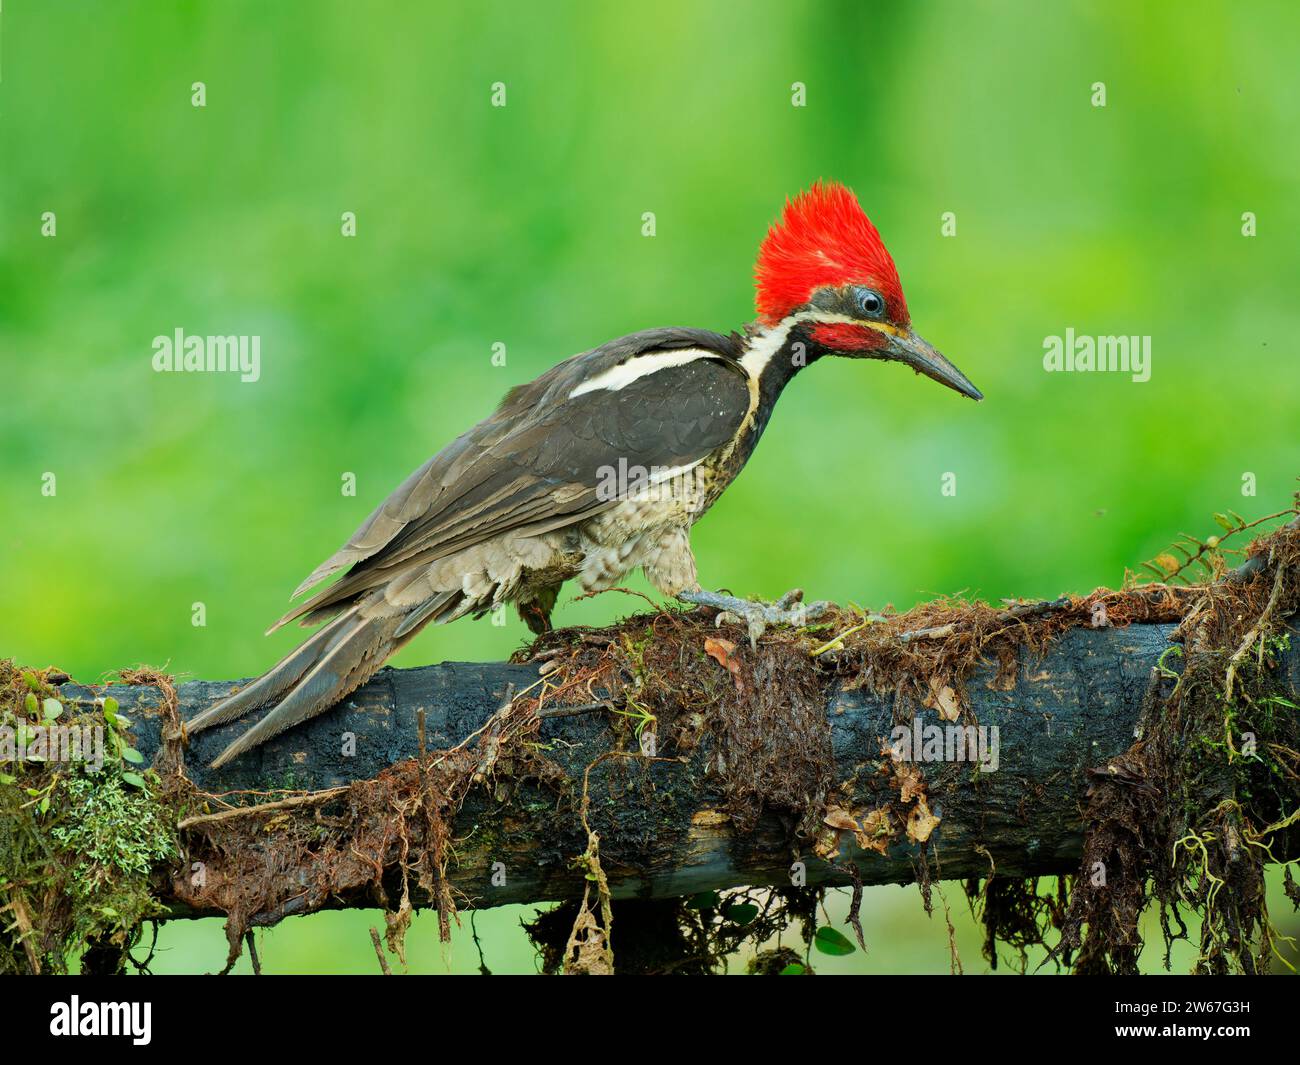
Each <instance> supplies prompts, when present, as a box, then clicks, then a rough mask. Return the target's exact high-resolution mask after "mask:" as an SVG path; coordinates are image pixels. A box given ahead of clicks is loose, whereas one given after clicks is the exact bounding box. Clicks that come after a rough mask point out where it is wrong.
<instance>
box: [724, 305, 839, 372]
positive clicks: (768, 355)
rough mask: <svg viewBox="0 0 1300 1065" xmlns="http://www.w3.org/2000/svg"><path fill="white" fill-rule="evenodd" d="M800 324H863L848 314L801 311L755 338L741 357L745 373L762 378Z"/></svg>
mask: <svg viewBox="0 0 1300 1065" xmlns="http://www.w3.org/2000/svg"><path fill="white" fill-rule="evenodd" d="M800 322H818V323H825V324H828V325H829V324H832V323H838V322H847V323H849V324H851V325H855V324H861V323H859V322H858V321H857V319H855V318H850V317H849V316H848V315H846V314H832V313H830V312H829V311H801V312H800V313H799V314H792V315H790V316H789V317H788V318H783V319H782V320H781V321H780V322H778V323H777V324H776V325H774V326H772V328H770V329H768V330H766V331H765V332H762V333H759V334H758V335H757V336H755V337H754V339H753V341H752V342H751V343H750V345H749V347H748V348H747V349H746V350H745V354H744V355H742V356H741V357H740V365H741V366H743V367H744V368H745V372H746V373H747V374H749V376H750V377H753V378H755V379H758V378H759V377H762V376H763V371H764V370H765V369H767V367H768V364H770V363H771V361H772V360H773V359H774V358H775V357H776V355H777V353H778V352H779V351H780V350H781V349H782V348H784V347H785V342H786V340H787V339H788V338H789V336H790V330H791V329H793V328H794V327H795V326H796V325H798V324H799V323H800ZM806 354H807V353H806V352H805V355H806Z"/></svg>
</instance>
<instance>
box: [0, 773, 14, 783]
mask: <svg viewBox="0 0 1300 1065" xmlns="http://www.w3.org/2000/svg"><path fill="white" fill-rule="evenodd" d="M17 779H18V778H17V777H11V776H10V775H9V774H8V773H0V784H13V783H14V782H15V781H16V780H17Z"/></svg>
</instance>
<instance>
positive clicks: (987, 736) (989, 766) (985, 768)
mask: <svg viewBox="0 0 1300 1065" xmlns="http://www.w3.org/2000/svg"><path fill="white" fill-rule="evenodd" d="M889 736H890V741H891V742H890V747H889V754H890V757H892V758H893V759H894V761H896V762H975V763H977V764H978V765H979V767H980V772H981V773H996V772H997V769H998V765H999V764H1000V762H999V757H998V752H999V750H1000V749H1001V741H1000V738H999V736H998V727H997V725H958V724H955V723H953V724H946V725H937V724H933V725H923V724H922V723H921V718H920V716H919V715H918V716H916V717H914V718H912V723H911V724H910V725H897V726H895V728H894V729H893V731H892V732H890V734H889Z"/></svg>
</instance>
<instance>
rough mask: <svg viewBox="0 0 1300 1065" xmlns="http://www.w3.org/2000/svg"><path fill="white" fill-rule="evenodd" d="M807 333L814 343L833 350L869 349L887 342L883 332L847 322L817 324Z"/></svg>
mask: <svg viewBox="0 0 1300 1065" xmlns="http://www.w3.org/2000/svg"><path fill="white" fill-rule="evenodd" d="M808 335H809V336H811V337H812V339H813V341H814V342H815V343H818V344H820V345H822V346H823V347H827V348H831V349H832V350H834V351H871V350H873V349H875V348H883V347H884V346H885V345H886V344H887V343H888V340H887V339H886V338H885V335H884V334H883V333H881V332H879V331H877V330H875V329H869V328H868V327H867V326H865V325H851V324H850V323H848V322H832V323H824V324H822V325H817V326H814V327H813V328H812V330H810V332H809V334H808Z"/></svg>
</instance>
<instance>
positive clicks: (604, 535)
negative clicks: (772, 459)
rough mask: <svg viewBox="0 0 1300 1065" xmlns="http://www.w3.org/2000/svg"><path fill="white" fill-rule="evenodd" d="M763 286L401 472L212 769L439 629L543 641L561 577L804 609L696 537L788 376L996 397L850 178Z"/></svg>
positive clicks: (217, 716) (761, 266)
mask: <svg viewBox="0 0 1300 1065" xmlns="http://www.w3.org/2000/svg"><path fill="white" fill-rule="evenodd" d="M755 282H756V299H755V304H756V307H757V312H758V316H757V319H756V321H754V322H752V323H751V324H749V325H748V326H746V327H744V328H743V329H742V330H741V331H740V332H738V333H737V332H733V333H731V334H730V335H722V334H720V333H714V332H711V331H709V330H706V329H687V328H665V329H650V330H646V331H644V332H640V333H633V334H631V335H630V336H625V337H621V338H620V339H618V340H612V341H610V342H609V343H606V344H602V345H601V346H600V347H598V348H593V349H592V350H590V351H586V352H583V353H582V354H580V355H575V356H573V357H572V358H570V359H567V360H565V361H564V362H561V363H560V364H559V365H558V366H555V367H553V368H552V369H550V370H548V371H547V372H546V373H544V374H542V375H541V376H540V377H539V378H537V379H536V380H535V381H532V382H530V383H529V384H525V385H519V386H518V387H516V388H514V389H512V390H511V391H510V392H509V393H508V394H507V395H506V397H505V399H504V400H502V402H501V404H500V406H499V407H498V408H497V410H496V412H495V413H493V414H492V415H491V416H489V417H488V418H485V419H484V420H483V421H481V422H479V423H478V425H476V426H474V427H473V428H472V429H470V430H469V431H468V432H466V433H464V434H463V435H462V436H460V437H458V438H457V439H456V440H454V441H452V442H451V443H450V444H448V445H447V446H446V447H445V448H443V450H442V451H440V452H438V454H436V455H434V456H433V458H431V459H430V460H429V461H428V462H426V463H425V464H424V465H423V466H421V467H420V468H419V469H418V470H416V471H415V472H414V473H412V474H411V475H410V476H409V477H408V478H407V479H406V480H405V481H403V482H402V483H401V484H400V485H399V486H398V487H397V489H396V491H394V492H393V493H392V495H390V496H389V497H388V498H387V499H386V500H384V502H382V503H381V504H380V505H379V506H378V507H377V508H376V509H375V511H374V512H373V513H372V514H371V515H370V516H369V517H368V518H367V519H366V520H365V521H364V522H363V523H362V524H361V527H360V528H359V529H357V531H356V532H355V533H353V534H352V537H351V538H350V539H349V540H348V541H347V543H345V544H344V545H343V546H342V547H341V548H340V549H339V550H338V551H337V552H336V553H335V554H334V555H332V556H331V557H330V558H328V559H326V560H325V561H324V562H323V563H321V565H319V566H317V567H316V569H315V570H313V571H312V573H311V574H310V575H309V576H308V577H307V579H306V580H305V581H303V582H302V584H301V585H299V587H298V589H297V590H296V591H295V592H294V594H293V597H292V598H294V599H297V598H298V596H300V595H302V594H303V593H305V592H307V591H308V590H310V589H311V588H313V587H315V586H316V585H318V584H319V583H320V582H322V581H324V580H325V579H326V578H327V577H330V576H331V575H333V574H336V573H338V572H339V571H340V570H344V569H346V573H344V574H343V576H342V577H340V578H339V579H338V580H336V581H335V582H334V583H333V584H330V585H328V586H327V587H325V588H324V589H323V590H321V591H318V592H316V594H315V595H313V596H312V597H311V598H310V599H308V600H306V601H305V602H303V603H301V604H300V605H298V606H296V607H295V608H293V609H292V610H290V611H289V613H287V614H286V615H285V616H284V617H282V618H281V619H280V620H279V621H277V622H276V623H275V625H273V626H272V627H271V629H270V630H269V632H274V631H275V630H276V629H278V628H279V627H280V626H282V625H285V624H287V623H288V622H290V621H294V620H298V621H299V622H300V623H301V624H302V625H304V626H312V625H318V624H321V625H322V627H321V628H319V629H318V630H317V631H316V632H315V633H314V634H313V635H312V636H310V637H309V638H308V639H307V640H306V641H305V642H304V643H302V644H301V645H300V646H299V647H297V648H296V649H295V650H294V651H292V652H291V653H290V654H289V655H287V656H286V657H285V658H284V659H282V660H281V661H280V662H278V663H277V664H276V665H275V666H273V667H272V668H271V669H270V670H268V671H267V672H266V673H265V674H263V675H262V676H261V677H260V678H258V679H257V680H255V681H253V682H252V683H251V684H249V685H248V686H247V687H245V688H243V689H241V690H239V691H236V692H234V693H232V694H231V695H229V696H228V697H226V698H225V699H223V700H222V701H220V702H218V703H216V704H215V705H213V706H212V707H211V708H209V709H208V710H205V711H204V712H202V713H201V714H199V715H198V716H197V717H195V718H194V719H193V720H192V721H190V722H189V723H188V731H189V732H190V733H195V732H199V731H200V730H202V729H206V728H211V727H212V726H214V725H218V724H221V723H223V722H227V721H231V720H234V719H235V718H238V717H241V716H243V715H245V714H248V713H249V712H251V711H253V710H257V709H259V708H261V707H263V706H267V705H268V704H273V705H272V708H271V710H270V711H269V712H268V713H266V714H265V716H263V717H262V718H261V720H259V721H258V722H257V723H256V724H255V725H254V726H253V727H252V728H250V729H248V730H247V731H245V732H244V733H243V734H242V735H240V736H239V737H238V738H237V739H236V740H235V741H234V742H233V743H231V744H230V745H229V746H228V747H227V748H226V749H225V750H224V751H222V753H221V754H220V755H219V756H218V757H217V758H216V759H215V760H214V761H213V763H212V764H213V766H214V767H216V766H220V765H223V764H225V763H226V762H229V761H230V760H231V759H232V758H235V757H237V756H239V755H240V754H242V753H244V752H245V751H248V750H250V749H251V748H253V747H256V746H257V745H258V744H260V743H263V742H265V741H266V740H268V739H270V738H271V737H272V736H275V735H277V734H278V733H280V732H282V731H284V730H285V729H287V728H290V727H292V726H294V725H297V724H299V723H301V722H303V721H306V720H308V719H309V718H312V717H315V716H316V715H317V714H320V713H322V712H323V711H324V710H326V709H328V708H329V707H331V706H333V705H334V704H335V703H337V702H339V700H341V699H343V698H344V697H345V696H347V695H348V694H350V693H351V692H352V691H353V690H355V689H356V688H357V687H359V686H360V685H361V684H363V683H364V682H365V681H366V680H368V679H369V678H370V677H371V676H372V675H373V674H374V673H375V672H376V671H377V670H378V669H379V668H380V666H381V665H383V663H384V662H385V661H386V660H387V659H388V658H389V657H391V656H392V655H393V654H394V653H395V652H396V651H397V650H398V649H399V648H401V647H403V646H404V645H405V644H406V643H408V642H409V641H410V640H411V639H412V638H413V637H414V636H415V635H416V633H418V632H419V631H420V630H421V629H422V628H424V626H426V625H428V624H430V623H431V622H436V623H445V622H449V621H454V620H456V619H457V618H461V617H464V616H465V615H472V616H474V617H479V616H482V615H483V614H484V613H486V612H487V611H489V610H491V609H493V608H494V607H496V606H497V605H499V604H502V603H513V604H514V605H515V607H516V608H517V609H518V611H519V613H520V616H521V617H522V618H523V619H524V621H525V622H526V623H527V624H528V626H529V627H530V628H531V629H532V630H533V631H534V632H544V631H546V630H547V629H548V628H549V627H550V615H551V611H552V609H553V607H554V605H555V602H556V597H557V595H558V594H559V591H560V587H561V585H563V584H564V582H565V581H569V580H575V581H577V582H578V585H579V586H580V587H581V589H582V590H583V591H584V592H594V591H599V590H602V589H606V588H610V587H613V586H614V585H616V584H617V583H618V582H619V581H620V580H621V579H622V578H623V576H624V575H625V574H627V573H629V572H631V571H633V570H635V569H637V568H640V569H641V570H643V571H644V573H645V575H646V577H647V578H648V580H649V581H650V583H651V584H652V585H653V586H654V587H655V588H656V589H658V590H659V591H660V592H661V593H662V594H664V595H666V596H670V597H675V598H678V599H680V600H682V601H684V602H687V603H692V604H695V605H698V606H705V607H711V608H714V609H716V610H719V611H725V612H727V613H729V614H731V615H733V616H736V617H739V618H742V619H744V620H745V621H746V622H747V623H748V624H749V626H750V631H751V636H752V634H753V632H754V631H755V630H756V629H761V627H762V626H763V625H765V624H776V623H782V622H790V621H791V620H794V619H796V618H798V617H801V616H807V614H806V613H803V612H806V611H807V610H808V609H809V608H807V607H803V606H802V604H799V603H798V598H799V594H800V593H791V594H790V595H788V596H786V597H785V598H784V599H782V600H781V601H780V602H778V603H776V604H764V603H756V602H751V601H748V600H743V599H738V598H734V597H732V596H728V595H721V594H718V593H714V592H709V591H706V590H704V589H703V588H701V586H700V583H699V581H698V580H697V577H696V570H695V559H694V557H693V556H692V554H691V547H690V530H691V527H692V525H693V524H694V523H695V522H696V521H697V520H698V519H699V518H700V517H701V516H702V515H703V514H704V513H705V512H706V511H707V510H708V509H709V507H711V506H712V505H713V503H714V502H716V500H717V499H718V497H719V496H720V495H721V494H722V492H723V491H724V490H725V489H726V487H727V486H728V485H729V484H730V483H731V482H732V481H733V480H735V478H736V476H737V475H738V474H739V473H740V471H741V469H742V468H743V467H744V465H745V463H746V462H747V461H748V459H749V456H750V455H751V454H752V453H753V450H754V447H755V445H756V444H757V443H758V440H759V437H761V436H762V435H763V431H764V429H766V427H767V423H768V420H769V418H771V416H772V410H773V408H774V407H775V405H776V402H777V400H778V399H779V398H780V397H781V393H782V391H783V390H784V389H785V386H786V385H787V384H789V383H790V381H791V379H792V378H794V376H795V375H796V374H797V373H799V372H800V371H801V370H802V369H803V368H804V367H806V366H808V365H811V364H812V363H814V362H816V361H818V360H819V359H821V358H822V357H823V356H826V355H840V356H847V357H849V358H857V359H880V360H892V361H896V362H901V363H903V364H904V365H905V366H909V367H911V368H912V369H913V370H915V371H916V372H917V373H921V374H924V375H926V376H927V377H931V378H933V379H934V380H936V381H938V382H940V383H942V384H945V385H947V386H948V387H949V388H952V389H954V390H955V391H957V392H959V393H961V394H962V395H965V396H969V397H970V398H972V399H975V400H979V399H982V398H983V396H982V394H981V393H980V391H979V389H977V388H976V387H975V386H974V385H973V384H971V382H970V381H969V380H967V378H966V377H965V375H964V374H962V373H961V371H960V370H958V369H957V368H956V367H955V366H954V365H953V364H952V363H951V362H949V361H948V360H947V359H946V358H945V357H944V356H943V355H941V354H940V353H939V352H938V351H936V350H935V349H934V348H933V347H931V346H930V345H929V344H928V343H927V342H926V341H924V340H922V339H921V337H920V336H918V335H917V334H916V333H915V332H914V331H913V330H912V327H911V318H910V316H909V314H908V310H907V303H906V301H905V300H904V298H903V289H902V286H901V285H900V283H899V280H898V272H897V271H896V269H895V267H894V261H893V259H892V258H891V257H890V254H889V252H888V251H887V250H886V249H885V245H884V243H883V242H882V241H881V239H880V234H879V233H878V232H877V231H876V228H875V226H873V225H872V224H871V222H870V220H869V219H868V218H867V216H866V214H865V213H864V212H863V210H862V207H861V206H860V205H859V203H858V200H857V198H856V197H855V196H854V194H853V193H852V192H851V191H850V190H849V189H848V188H846V187H845V186H843V185H840V184H837V183H834V182H820V181H819V182H817V183H815V184H814V185H813V186H812V187H811V188H809V189H808V190H807V191H805V192H803V193H801V194H799V195H798V196H796V197H795V198H794V199H792V200H788V201H787V203H786V205H785V209H784V212H783V213H782V216H781V218H780V219H779V220H778V221H777V222H776V223H775V224H773V225H772V227H771V228H770V229H769V230H768V233H767V236H766V238H765V239H764V241H763V242H762V246H761V248H760V250H759V254H758V261H757V265H756V267H755ZM322 623H323V624H322ZM268 634H269V633H268Z"/></svg>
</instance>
